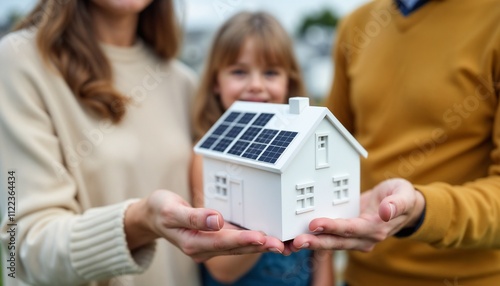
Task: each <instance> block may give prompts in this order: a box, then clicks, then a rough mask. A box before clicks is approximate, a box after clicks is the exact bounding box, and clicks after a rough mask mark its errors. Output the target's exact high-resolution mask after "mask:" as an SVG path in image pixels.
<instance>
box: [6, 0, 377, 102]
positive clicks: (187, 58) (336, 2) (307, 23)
mask: <svg viewBox="0 0 500 286" xmlns="http://www.w3.org/2000/svg"><path fill="white" fill-rule="evenodd" d="M367 1H368V0H349V1H346V0H308V1H300V0H252V1H249V0H176V1H175V2H176V4H177V8H178V15H179V16H180V20H181V22H182V23H183V28H184V45H183V49H182V51H181V54H180V59H181V60H182V61H183V62H184V63H186V64H187V65H189V66H190V67H192V68H193V69H194V70H195V71H197V72H200V71H201V69H202V67H203V64H204V60H205V55H206V52H207V51H208V49H209V46H210V44H211V39H212V36H213V35H214V32H215V30H216V29H217V28H218V27H219V26H220V25H221V24H222V23H223V22H224V21H225V20H226V19H228V18H229V17H230V16H231V15H233V14H234V13H236V12H239V11H241V10H251V11H255V10H265V11H267V12H269V13H271V14H273V15H274V16H276V18H278V20H279V21H280V22H281V23H282V24H283V26H284V27H285V29H286V30H287V31H288V32H289V34H290V35H291V36H292V38H293V41H294V50H295V54H296V56H297V59H298V60H299V63H300V65H301V68H302V72H303V75H304V80H305V82H306V87H307V91H308V93H309V96H310V97H311V99H312V101H313V102H312V103H313V104H321V103H322V101H323V99H324V98H325V96H326V95H327V93H328V90H329V88H330V85H331V80H332V77H333V73H334V68H333V63H332V60H331V49H332V44H333V41H334V38H335V28H336V25H337V22H338V20H339V19H340V18H342V17H343V16H345V15H346V14H348V13H349V12H351V11H352V10H353V9H355V8H356V7H358V6H359V5H361V4H363V3H365V2H367ZM36 2H37V0H1V1H0V37H2V36H3V35H4V34H5V33H7V32H8V31H9V30H10V28H11V27H12V25H13V24H14V23H15V22H16V21H18V20H19V19H20V18H22V17H23V15H24V14H26V13H27V12H28V11H29V10H30V9H31V8H32V7H33V6H34V5H35V3H36Z"/></svg>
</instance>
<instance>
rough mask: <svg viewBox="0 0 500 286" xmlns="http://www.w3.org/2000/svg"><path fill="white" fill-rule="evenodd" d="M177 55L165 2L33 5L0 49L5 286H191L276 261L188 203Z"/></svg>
mask: <svg viewBox="0 0 500 286" xmlns="http://www.w3.org/2000/svg"><path fill="white" fill-rule="evenodd" d="M178 48H179V30H178V27H177V22H176V19H175V15H174V8H173V4H172V1H168V0H154V1H153V0H126V1H112V0H81V1H68V0H42V1H40V3H39V4H38V5H37V6H36V7H35V9H34V10H33V12H31V13H30V14H29V15H28V16H27V18H26V19H25V20H24V21H23V22H22V23H21V24H20V25H19V27H18V29H17V31H15V32H13V33H11V34H9V35H7V36H5V37H4V38H3V39H2V41H0V66H2V69H1V70H0V146H1V147H0V158H1V160H0V174H1V175H0V177H1V178H2V179H3V178H5V179H4V180H3V182H7V181H8V182H9V184H8V185H5V184H2V187H1V195H0V196H1V199H2V204H1V217H2V224H1V227H2V232H1V238H2V245H3V247H4V248H3V251H2V253H3V254H4V258H5V259H10V258H11V257H14V260H15V263H14V267H13V269H12V270H13V271H10V270H7V271H4V281H5V285H15V283H21V280H23V281H24V282H22V283H28V284H33V285H81V284H91V285H97V283H99V285H111V284H114V285H157V284H162V285H197V284H198V275H197V274H196V272H195V271H196V269H197V268H196V264H195V262H194V261H203V260H206V259H208V258H210V257H212V256H214V255H222V254H229V253H231V254H236V253H253V252H263V251H266V250H267V249H273V250H274V249H279V250H280V251H283V250H284V245H283V243H282V242H280V241H279V240H277V239H276V238H270V237H266V236H264V235H263V234H261V233H259V232H254V231H226V230H225V229H221V228H222V225H223V224H224V221H223V218H222V216H221V215H220V213H218V212H216V211H214V210H208V209H203V208H199V209H194V208H192V207H191V206H190V205H189V203H188V202H187V201H188V199H189V196H190V194H189V175H188V174H189V165H190V160H191V157H190V156H191V140H192V133H191V131H190V120H189V110H190V105H191V99H192V95H193V93H194V86H195V78H194V75H193V73H192V72H191V71H190V70H189V69H188V68H187V67H185V66H184V65H183V64H181V63H180V62H178V61H177V60H175V55H176V52H177V50H178ZM168 190H172V191H168ZM12 233H14V235H12ZM157 238H165V239H157ZM186 254H187V255H186ZM5 259H4V260H5ZM193 259H194V260H193ZM13 272H15V273H13ZM141 273H142V275H139V274H141ZM124 275H127V276H124ZM14 276H15V277H16V278H13V277H14ZM117 283H118V284H117Z"/></svg>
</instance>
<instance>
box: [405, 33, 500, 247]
mask: <svg viewBox="0 0 500 286" xmlns="http://www.w3.org/2000/svg"><path fill="white" fill-rule="evenodd" d="M492 34H493V35H495V36H494V37H491V41H490V45H489V46H488V47H486V49H488V50H490V51H491V52H489V58H487V59H485V61H487V62H491V71H488V72H489V73H490V75H491V77H492V80H491V82H492V83H493V84H492V86H489V87H488V88H486V87H478V90H476V91H477V92H480V93H482V94H484V96H492V97H495V98H496V102H497V105H496V113H495V119H494V124H493V130H492V134H491V136H492V140H493V144H494V149H493V151H492V152H491V165H490V166H489V174H488V177H485V178H480V179H477V180H475V181H472V182H468V183H465V184H463V185H459V186H454V185H450V184H446V183H439V182H437V183H431V184H427V185H416V186H415V188H416V189H418V190H419V191H420V192H422V194H423V195H424V197H425V201H426V205H427V207H426V213H425V219H424V221H423V223H422V225H421V227H420V228H419V229H418V230H417V231H416V232H415V233H414V234H413V235H411V236H409V238H410V239H415V240H419V241H423V242H427V243H430V244H431V245H433V246H435V247H440V248H441V247H451V248H497V249H499V248H500V104H498V97H499V95H500V28H497V30H496V33H492ZM490 75H488V76H490ZM450 172H453V168H450Z"/></svg>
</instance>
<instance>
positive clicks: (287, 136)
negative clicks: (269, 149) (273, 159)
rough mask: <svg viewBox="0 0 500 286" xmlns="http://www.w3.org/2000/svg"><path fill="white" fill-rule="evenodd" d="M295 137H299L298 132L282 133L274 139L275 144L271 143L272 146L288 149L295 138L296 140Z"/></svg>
mask: <svg viewBox="0 0 500 286" xmlns="http://www.w3.org/2000/svg"><path fill="white" fill-rule="evenodd" d="M295 135H297V132H292V131H280V133H279V134H278V136H276V138H274V140H273V142H271V145H274V146H281V147H285V148H286V147H287V146H288V144H290V142H292V140H293V138H295Z"/></svg>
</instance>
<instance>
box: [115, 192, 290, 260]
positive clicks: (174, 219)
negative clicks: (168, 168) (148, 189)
mask: <svg viewBox="0 0 500 286" xmlns="http://www.w3.org/2000/svg"><path fill="white" fill-rule="evenodd" d="M223 226H224V219H223V217H222V215H221V214H220V213H219V212H217V211H215V210H211V209H205V208H193V207H191V206H190V205H189V204H188V203H187V202H186V201H185V200H184V199H182V198H181V197H180V196H179V195H177V194H175V193H173V192H170V191H166V190H158V191H155V192H153V193H152V194H151V195H150V196H149V197H148V198H146V199H142V200H140V201H138V202H136V203H134V204H132V205H130V207H129V208H128V209H127V211H126V213H125V233H126V235H127V242H128V245H129V248H130V249H131V250H133V249H135V248H138V247H140V246H143V245H145V244H148V243H150V242H152V241H153V240H155V239H156V238H160V237H163V238H165V239H167V240H168V241H170V242H171V243H172V244H174V245H175V246H177V247H178V248H179V249H181V250H182V251H183V252H184V253H185V254H186V255H189V256H191V257H192V258H193V259H194V260H195V261H196V262H202V261H204V260H207V259H209V258H211V257H213V256H218V255H228V254H246V253H257V252H266V251H273V252H283V250H284V244H283V243H282V242H281V241H280V240H279V239H277V238H274V237H269V236H266V235H264V234H263V233H261V232H258V231H249V230H240V229H233V228H227V227H226V228H223Z"/></svg>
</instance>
